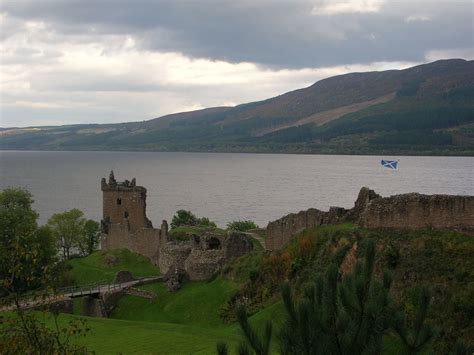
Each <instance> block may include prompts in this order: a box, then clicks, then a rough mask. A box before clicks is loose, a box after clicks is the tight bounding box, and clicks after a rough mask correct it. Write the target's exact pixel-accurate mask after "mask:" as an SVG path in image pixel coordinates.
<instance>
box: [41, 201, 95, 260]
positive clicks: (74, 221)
mask: <svg viewBox="0 0 474 355" xmlns="http://www.w3.org/2000/svg"><path fill="white" fill-rule="evenodd" d="M48 226H49V228H50V229H51V231H52V233H53V236H54V237H55V239H56V243H57V247H58V249H59V250H60V251H61V253H62V257H63V259H69V257H70V256H71V252H73V251H78V252H79V253H80V254H81V255H89V254H90V253H92V252H93V251H94V250H95V249H96V248H97V245H98V243H99V238H100V226H99V223H97V222H95V221H93V220H86V219H85V218H84V213H83V212H82V211H80V210H78V209H77V208H73V209H72V210H69V211H66V212H63V213H55V214H53V215H52V216H51V218H50V219H49V220H48Z"/></svg>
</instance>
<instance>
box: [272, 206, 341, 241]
mask: <svg viewBox="0 0 474 355" xmlns="http://www.w3.org/2000/svg"><path fill="white" fill-rule="evenodd" d="M347 212H348V211H347V210H345V209H343V208H336V207H331V208H330V210H329V211H328V212H324V211H320V210H318V209H315V208H310V209H309V210H306V211H300V212H298V213H290V214H289V215H287V216H284V217H282V218H280V219H278V220H276V221H274V222H270V223H268V226H267V236H266V239H265V249H267V250H277V249H280V248H282V247H283V246H284V245H285V244H286V243H287V242H288V241H289V240H290V239H291V237H292V236H293V235H295V234H298V233H300V232H302V231H303V230H305V229H307V228H312V227H316V226H320V225H322V224H336V223H342V222H344V221H346V220H347V218H346V215H347Z"/></svg>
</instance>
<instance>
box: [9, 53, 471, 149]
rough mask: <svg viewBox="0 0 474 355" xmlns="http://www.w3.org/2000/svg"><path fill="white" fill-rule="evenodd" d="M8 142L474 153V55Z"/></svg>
mask: <svg viewBox="0 0 474 355" xmlns="http://www.w3.org/2000/svg"><path fill="white" fill-rule="evenodd" d="M0 148H1V149H35V150H36V149H39V150H46V149H48V150H143V151H150V150H151V151H216V152H289V153H340V154H374V153H399V154H428V155H429V154H436V155H472V154H474V61H465V60H461V59H452V60H442V61H437V62H434V63H430V64H425V65H419V66H416V67H412V68H408V69H405V70H389V71H383V72H369V73H351V74H346V75H340V76H335V77H331V78H328V79H324V80H321V81H319V82H317V83H315V84H314V85H312V86H310V87H308V88H304V89H299V90H295V91H292V92H289V93H286V94H283V95H280V96H277V97H274V98H271V99H268V100H264V101H259V102H253V103H249V104H243V105H239V106H236V107H217V108H210V109H204V110H199V111H193V112H185V113H178V114H173V115H167V116H163V117H160V118H155V119H152V120H149V121H142V122H131V123H121V124H107V125H98V124H91V125H72V126H59V127H30V128H17V129H15V128H9V129H3V130H1V131H0Z"/></svg>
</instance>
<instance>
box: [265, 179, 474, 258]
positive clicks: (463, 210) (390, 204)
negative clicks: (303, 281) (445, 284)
mask: <svg viewBox="0 0 474 355" xmlns="http://www.w3.org/2000/svg"><path fill="white" fill-rule="evenodd" d="M347 222H350V223H356V224H359V225H360V226H362V227H365V228H399V229H403V228H406V229H419V228H427V227H431V228H439V229H457V230H463V231H474V196H454V195H421V194H418V193H410V194H402V195H395V196H390V197H381V196H380V195H378V194H377V193H375V192H374V191H373V190H370V189H369V188H367V187H363V188H362V189H361V190H360V192H359V195H358V197H357V200H356V202H355V204H354V207H353V208H352V209H350V210H346V209H343V208H338V207H331V208H330V210H329V211H328V212H324V211H320V210H317V209H314V208H311V209H309V210H307V211H301V212H299V213H297V214H293V213H292V214H289V215H287V216H284V217H282V218H280V219H278V220H276V221H273V222H270V223H269V224H268V226H267V237H266V240H265V248H266V249H267V250H278V249H280V248H282V247H283V246H284V245H285V244H286V243H287V242H288V241H289V240H290V239H291V238H292V237H293V236H294V235H295V234H298V233H299V232H301V231H303V230H304V229H307V228H311V227H315V226H319V225H323V224H339V223H347Z"/></svg>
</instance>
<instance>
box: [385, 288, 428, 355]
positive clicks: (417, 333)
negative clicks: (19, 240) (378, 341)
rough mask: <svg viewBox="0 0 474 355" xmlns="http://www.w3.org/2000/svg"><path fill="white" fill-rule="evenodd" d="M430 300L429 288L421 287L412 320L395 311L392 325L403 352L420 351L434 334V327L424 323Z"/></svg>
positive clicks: (414, 352) (412, 352) (415, 352)
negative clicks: (398, 337)
mask: <svg viewBox="0 0 474 355" xmlns="http://www.w3.org/2000/svg"><path fill="white" fill-rule="evenodd" d="M430 300H431V295H430V292H429V290H428V289H427V288H426V287H423V288H422V289H421V292H420V294H419V302H418V303H419V304H418V309H417V310H416V315H415V318H414V320H413V321H411V322H410V320H409V319H407V317H406V316H405V314H404V313H403V312H397V314H396V315H395V317H394V321H393V326H394V329H395V331H396V332H397V334H398V335H399V336H400V339H401V340H402V344H403V348H404V353H405V354H409V355H411V354H417V353H419V352H421V351H422V350H423V349H424V348H425V347H426V346H427V344H428V343H429V342H430V340H431V339H432V338H433V336H434V335H435V328H434V327H433V326H431V325H430V324H426V323H425V321H426V316H427V314H428V307H429V305H430Z"/></svg>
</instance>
